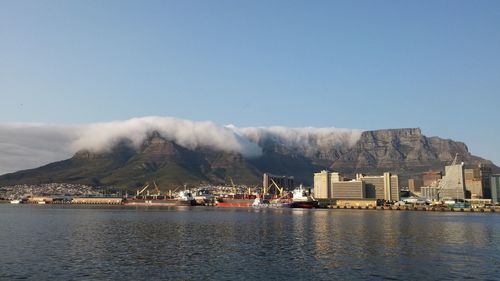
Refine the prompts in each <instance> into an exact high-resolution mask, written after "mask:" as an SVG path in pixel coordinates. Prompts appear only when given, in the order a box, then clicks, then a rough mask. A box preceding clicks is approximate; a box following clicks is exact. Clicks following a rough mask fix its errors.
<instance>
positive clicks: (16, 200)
mask: <svg viewBox="0 0 500 281" xmlns="http://www.w3.org/2000/svg"><path fill="white" fill-rule="evenodd" d="M19 203H21V200H19V199H14V200H10V204H19Z"/></svg>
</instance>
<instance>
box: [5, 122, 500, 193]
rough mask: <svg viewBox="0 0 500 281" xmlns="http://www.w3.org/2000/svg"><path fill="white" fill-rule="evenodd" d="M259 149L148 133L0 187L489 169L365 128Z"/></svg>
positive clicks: (418, 140)
mask: <svg viewBox="0 0 500 281" xmlns="http://www.w3.org/2000/svg"><path fill="white" fill-rule="evenodd" d="M314 142H317V141H316V140H314ZM258 144H259V146H261V147H262V150H263V155H262V156H260V157H258V158H250V159H246V158H244V157H243V156H242V155H241V154H238V153H234V152H232V153H231V152H221V151H214V150H210V149H196V150H190V149H187V148H184V147H182V146H179V145H177V144H176V143H174V142H172V141H168V140H166V139H165V138H163V137H162V136H161V135H160V134H158V133H155V132H153V133H152V134H151V135H150V136H149V137H148V138H147V139H146V140H145V141H144V143H143V145H142V146H141V147H140V148H138V149H134V148H132V147H131V146H130V145H129V143H128V142H127V141H126V140H124V141H123V142H121V143H119V144H118V145H116V146H115V147H114V148H113V149H112V150H111V151H107V152H103V153H95V152H91V151H80V152H78V153H76V154H75V156H74V157H73V158H71V159H68V160H65V161H60V162H56V163H52V164H49V165H46V166H43V167H40V168H37V169H32V170H26V171H20V172H16V173H12V174H7V175H4V176H1V177H0V186H2V185H8V184H16V183H46V182H74V183H82V184H92V185H115V186H121V187H124V188H133V187H136V186H140V185H142V184H144V182H147V181H152V180H156V182H157V183H160V184H161V185H163V186H165V187H168V188H174V187H176V186H179V185H182V184H186V183H188V184H189V183H190V184H200V183H215V184H223V183H224V182H226V179H227V178H228V176H231V177H232V178H233V179H234V180H235V182H237V183H244V184H253V185H255V184H259V183H260V181H261V175H262V173H264V172H270V173H273V174H279V175H292V176H295V177H296V181H297V183H301V182H302V183H305V184H311V183H312V178H313V173H315V172H318V171H320V170H322V169H329V170H334V171H338V172H342V173H344V174H346V175H354V174H355V173H366V174H379V173H382V172H385V171H389V172H393V173H397V174H399V175H400V177H401V178H402V179H405V178H406V177H408V176H411V175H416V174H419V173H421V172H424V171H428V170H441V169H443V168H444V165H446V164H448V163H450V162H451V161H452V159H453V158H454V156H455V155H456V154H458V155H459V158H458V159H459V161H463V162H465V163H466V164H468V165H475V164H478V163H486V164H489V165H493V164H492V163H491V162H490V161H488V160H485V159H482V158H479V157H477V156H474V155H471V154H470V152H469V151H468V149H467V146H466V145H465V144H464V143H462V142H455V141H452V140H447V139H441V138H438V137H426V136H424V135H422V132H421V131H420V129H418V128H409V129H389V130H377V131H366V132H363V133H362V134H361V137H360V138H359V140H358V141H357V143H356V144H355V145H354V146H351V145H347V142H343V143H341V144H339V143H336V144H332V145H328V144H325V143H322V144H321V146H315V147H309V146H308V147H306V146H290V145H287V144H286V143H283V142H281V141H279V140H276V139H274V140H273V139H263V140H260V141H259V143H258ZM494 169H498V167H495V166H494Z"/></svg>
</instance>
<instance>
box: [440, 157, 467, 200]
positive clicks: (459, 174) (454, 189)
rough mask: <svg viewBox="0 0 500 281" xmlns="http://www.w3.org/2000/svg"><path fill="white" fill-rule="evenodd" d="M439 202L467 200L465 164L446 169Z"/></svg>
mask: <svg viewBox="0 0 500 281" xmlns="http://www.w3.org/2000/svg"><path fill="white" fill-rule="evenodd" d="M438 192H439V194H438V195H439V200H442V199H465V179H464V163H460V164H456V165H450V166H446V167H445V176H444V177H443V178H442V179H441V181H440V182H439V191H438Z"/></svg>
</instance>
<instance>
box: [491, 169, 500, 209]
mask: <svg viewBox="0 0 500 281" xmlns="http://www.w3.org/2000/svg"><path fill="white" fill-rule="evenodd" d="M490 185H491V201H492V202H493V203H494V204H499V203H500V174H495V175H490Z"/></svg>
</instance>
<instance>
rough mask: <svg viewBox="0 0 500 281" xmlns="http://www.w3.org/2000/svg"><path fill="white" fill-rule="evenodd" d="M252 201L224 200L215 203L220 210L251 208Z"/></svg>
mask: <svg viewBox="0 0 500 281" xmlns="http://www.w3.org/2000/svg"><path fill="white" fill-rule="evenodd" d="M253 201H254V199H226V198H224V199H223V201H222V202H218V203H217V207H222V208H251V207H252V203H253Z"/></svg>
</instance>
